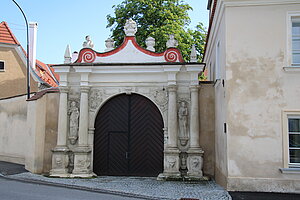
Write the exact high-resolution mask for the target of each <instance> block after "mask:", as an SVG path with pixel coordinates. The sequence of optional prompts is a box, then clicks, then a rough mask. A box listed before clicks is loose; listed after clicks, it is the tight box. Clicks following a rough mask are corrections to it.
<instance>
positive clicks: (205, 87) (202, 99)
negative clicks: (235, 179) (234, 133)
mask: <svg viewBox="0 0 300 200" xmlns="http://www.w3.org/2000/svg"><path fill="white" fill-rule="evenodd" d="M199 94H200V95H199V110H200V111H199V114H200V122H199V124H200V146H201V148H202V149H203V150H204V156H203V161H204V164H203V173H204V175H206V176H209V177H214V174H215V120H214V119H215V91H214V87H213V84H212V83H201V82H200V90H199Z"/></svg>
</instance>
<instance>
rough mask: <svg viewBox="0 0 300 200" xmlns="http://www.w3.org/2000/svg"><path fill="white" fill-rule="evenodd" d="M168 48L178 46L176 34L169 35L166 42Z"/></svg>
mask: <svg viewBox="0 0 300 200" xmlns="http://www.w3.org/2000/svg"><path fill="white" fill-rule="evenodd" d="M166 46H167V48H172V47H173V48H176V47H177V46H178V41H177V40H175V36H174V34H171V35H169V40H168V41H167V43H166Z"/></svg>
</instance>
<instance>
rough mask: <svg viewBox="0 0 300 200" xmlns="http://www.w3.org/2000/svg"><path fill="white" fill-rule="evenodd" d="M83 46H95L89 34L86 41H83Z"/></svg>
mask: <svg viewBox="0 0 300 200" xmlns="http://www.w3.org/2000/svg"><path fill="white" fill-rule="evenodd" d="M82 47H83V48H91V49H92V48H93V47H94V43H93V41H92V40H91V37H90V36H89V35H87V36H85V41H84V42H83V44H82Z"/></svg>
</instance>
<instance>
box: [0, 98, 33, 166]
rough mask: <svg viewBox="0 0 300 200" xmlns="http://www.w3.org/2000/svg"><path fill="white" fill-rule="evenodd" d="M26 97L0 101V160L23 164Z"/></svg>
mask: <svg viewBox="0 0 300 200" xmlns="http://www.w3.org/2000/svg"><path fill="white" fill-rule="evenodd" d="M26 123H27V102H26V96H21V97H16V98H11V99H6V100H0V127H1V128H0V160H1V161H7V162H13V163H19V164H25V156H26V155H25V154H26V152H27V150H28V147H29V146H30V144H28V138H29V137H28V133H27V131H26Z"/></svg>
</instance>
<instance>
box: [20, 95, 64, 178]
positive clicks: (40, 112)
mask: <svg viewBox="0 0 300 200" xmlns="http://www.w3.org/2000/svg"><path fill="white" fill-rule="evenodd" d="M58 102H59V94H58V93H47V94H45V95H44V96H42V97H41V98H39V99H37V100H34V101H29V103H28V112H27V119H28V120H27V131H28V135H29V137H30V138H29V143H30V144H31V146H30V148H29V149H28V151H27V153H26V162H25V168H26V169H27V170H29V171H31V172H33V173H38V174H40V173H49V170H50V169H51V166H52V152H51V150H52V149H53V148H54V147H55V146H56V140H57V124H58Z"/></svg>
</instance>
